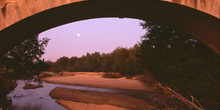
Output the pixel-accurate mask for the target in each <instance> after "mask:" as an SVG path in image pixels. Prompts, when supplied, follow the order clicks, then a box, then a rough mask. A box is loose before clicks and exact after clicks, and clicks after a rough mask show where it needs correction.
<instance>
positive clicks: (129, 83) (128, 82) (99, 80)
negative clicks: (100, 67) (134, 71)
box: [42, 72, 151, 91]
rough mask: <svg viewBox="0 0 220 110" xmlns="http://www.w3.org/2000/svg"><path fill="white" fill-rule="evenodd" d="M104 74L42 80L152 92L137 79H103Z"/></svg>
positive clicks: (73, 74)
mask: <svg viewBox="0 0 220 110" xmlns="http://www.w3.org/2000/svg"><path fill="white" fill-rule="evenodd" d="M103 74H104V73H102V72H99V73H96V72H64V74H63V75H62V76H52V77H46V78H43V79H42V80H43V81H45V82H49V83H56V84H66V85H74V86H87V87H98V88H111V89H127V90H138V91H151V89H150V88H146V86H144V85H143V84H141V83H140V82H139V81H138V80H136V79H126V78H125V77H123V78H118V79H110V78H103V77H102V75H103Z"/></svg>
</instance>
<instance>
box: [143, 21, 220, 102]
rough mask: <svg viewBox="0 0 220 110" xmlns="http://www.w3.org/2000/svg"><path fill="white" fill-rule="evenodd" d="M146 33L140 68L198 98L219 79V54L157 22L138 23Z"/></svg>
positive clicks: (208, 90)
mask: <svg viewBox="0 0 220 110" xmlns="http://www.w3.org/2000/svg"><path fill="white" fill-rule="evenodd" d="M141 25H142V26H143V28H144V29H146V30H147V33H146V34H145V35H144V36H142V39H141V43H140V54H139V57H140V58H141V64H142V69H144V70H149V71H150V72H151V73H152V74H153V75H154V77H155V78H156V79H157V80H158V81H160V82H162V83H163V84H166V85H168V86H170V87H171V88H173V89H174V90H176V91H178V92H179V93H183V94H184V95H185V96H187V97H189V96H190V95H193V96H195V97H197V98H198V99H201V98H203V97H205V96H207V94H208V93H210V92H212V91H210V90H213V88H214V86H215V85H216V84H217V83H216V82H218V81H219V79H218V78H219V66H218V65H219V56H217V54H215V53H214V52H212V51H211V50H210V49H209V48H208V47H206V46H205V45H204V44H203V43H201V42H199V41H197V40H196V39H194V38H193V37H191V36H189V35H187V34H185V33H183V32H180V31H178V30H176V29H172V28H170V27H169V26H166V25H158V24H156V23H154V22H151V21H146V22H143V23H141Z"/></svg>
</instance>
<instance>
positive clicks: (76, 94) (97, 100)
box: [50, 87, 153, 110]
mask: <svg viewBox="0 0 220 110" xmlns="http://www.w3.org/2000/svg"><path fill="white" fill-rule="evenodd" d="M50 96H51V97H52V98H54V99H57V103H59V104H61V105H63V106H65V107H66V108H68V109H70V110H75V109H77V110H103V108H104V109H105V110H126V109H129V110H130V109H134V110H149V109H153V107H152V105H153V104H152V103H151V104H150V103H149V102H146V101H144V100H141V99H137V98H134V97H131V96H126V95H121V94H112V93H103V92H93V91H84V90H75V89H67V88H60V87H57V88H55V89H53V90H52V91H51V92H50ZM150 105H151V106H150Z"/></svg>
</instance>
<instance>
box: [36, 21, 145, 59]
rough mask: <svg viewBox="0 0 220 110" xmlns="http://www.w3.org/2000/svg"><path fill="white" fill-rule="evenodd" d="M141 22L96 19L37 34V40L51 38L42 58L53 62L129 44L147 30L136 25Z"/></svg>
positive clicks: (133, 42)
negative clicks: (65, 57)
mask: <svg viewBox="0 0 220 110" xmlns="http://www.w3.org/2000/svg"><path fill="white" fill-rule="evenodd" d="M140 22H141V20H138V19H128V18H124V19H119V18H99V19H90V20H83V21H78V22H73V23H69V24H66V25H62V26H59V27H56V28H53V29H50V30H47V31H44V32H42V33H41V34H40V35H39V37H40V39H42V38H44V37H47V38H50V39H51V40H50V41H49V43H48V46H47V47H46V54H45V55H44V56H43V58H44V59H45V60H50V61H56V59H58V58H60V57H62V56H67V57H69V58H70V57H72V56H77V57H81V56H82V55H85V54H86V53H87V52H89V53H93V52H100V53H109V52H112V51H113V50H114V49H115V48H116V47H118V46H121V47H128V48H129V47H132V46H134V44H136V43H137V42H139V41H140V36H142V35H144V34H145V32H146V31H145V30H143V29H142V27H141V26H139V23H140ZM77 34H80V36H77Z"/></svg>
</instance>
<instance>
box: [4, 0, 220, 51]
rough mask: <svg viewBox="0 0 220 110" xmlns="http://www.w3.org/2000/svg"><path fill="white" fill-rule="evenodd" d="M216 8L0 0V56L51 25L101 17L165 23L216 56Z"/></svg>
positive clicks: (163, 0)
mask: <svg viewBox="0 0 220 110" xmlns="http://www.w3.org/2000/svg"><path fill="white" fill-rule="evenodd" d="M219 8H220V0H0V9H1V11H0V55H2V54H4V53H6V52H7V51H8V50H10V49H12V48H13V47H14V46H16V45H18V44H19V43H21V42H22V41H24V40H25V39H27V38H30V37H33V36H34V35H37V34H39V33H41V32H43V31H45V30H48V29H51V28H53V27H56V26H60V25H63V24H66V23H70V22H74V21H80V20H86V19H92V18H103V17H118V18H136V19H141V20H152V21H155V22H158V23H163V24H167V25H169V26H171V27H173V28H176V29H179V30H181V31H183V32H185V33H188V34H189V35H192V36H194V37H195V38H196V39H198V40H200V41H201V42H203V43H205V44H206V45H207V46H208V47H210V48H211V49H212V50H213V51H215V52H216V53H217V54H219V55H220V48H219V37H220V35H219V30H220V27H219V25H220V24H219V18H220V9H219Z"/></svg>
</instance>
